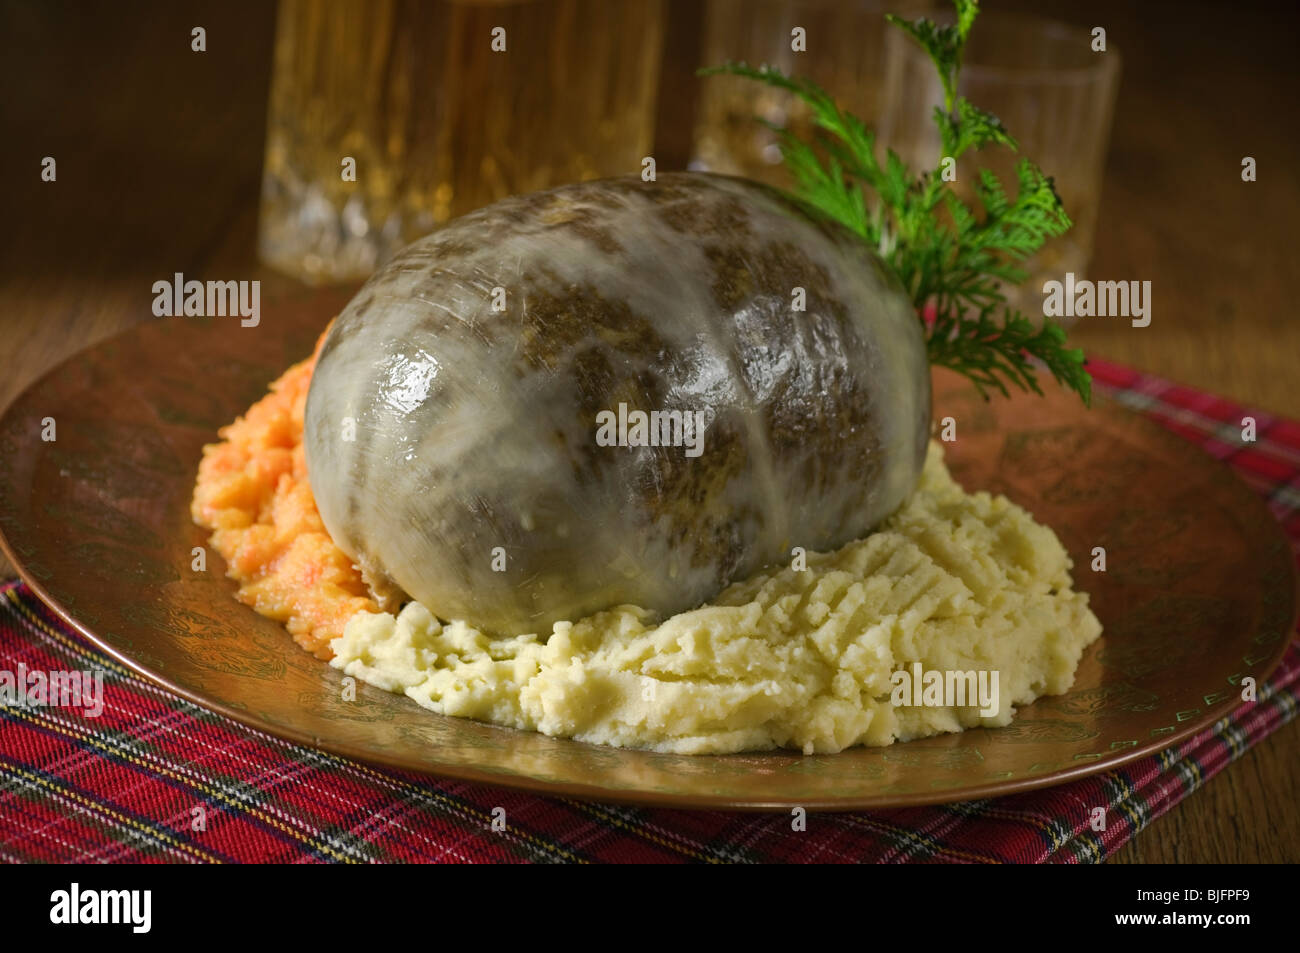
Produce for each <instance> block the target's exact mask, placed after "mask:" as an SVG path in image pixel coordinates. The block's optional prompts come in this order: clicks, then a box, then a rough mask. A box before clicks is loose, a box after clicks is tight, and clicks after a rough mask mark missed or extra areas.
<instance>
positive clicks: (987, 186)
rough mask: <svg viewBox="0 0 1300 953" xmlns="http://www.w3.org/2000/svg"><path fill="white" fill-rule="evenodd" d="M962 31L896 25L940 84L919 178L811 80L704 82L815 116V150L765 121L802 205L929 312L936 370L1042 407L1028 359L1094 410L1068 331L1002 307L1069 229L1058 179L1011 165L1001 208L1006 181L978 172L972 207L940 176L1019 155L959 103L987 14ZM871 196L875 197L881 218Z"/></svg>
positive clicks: (1027, 164) (988, 121) (961, 15)
mask: <svg viewBox="0 0 1300 953" xmlns="http://www.w3.org/2000/svg"><path fill="white" fill-rule="evenodd" d="M953 5H954V6H955V8H956V12H957V17H956V22H955V23H954V24H952V25H948V26H940V25H938V24H936V23H934V22H932V21H931V20H928V19H926V18H924V17H922V18H920V19H918V20H915V21H907V20H903V19H901V18H899V17H897V16H894V15H892V14H891V15H889V16H888V20H889V22H890V23H892V24H894V25H895V26H898V27H900V28H901V29H902V30H904V31H905V32H906V33H907V34H908V35H909V36H910V37H911V38H912V39H913V40H915V41H916V42H917V43H918V44H920V46H921V47H922V48H923V49H924V50H925V51H926V53H928V54H929V57H930V59H931V60H932V61H933V63H934V65H935V68H936V69H937V70H938V72H939V78H940V80H941V81H942V83H943V90H944V105H943V107H942V108H940V107H937V106H936V107H935V110H934V121H935V124H936V125H937V126H938V129H939V139H940V143H941V145H942V150H943V156H942V157H941V159H940V162H939V163H937V164H936V167H935V168H934V169H931V170H926V171H923V172H921V173H920V174H917V175H913V174H912V172H911V171H910V170H909V169H908V168H907V166H906V164H905V163H904V162H903V161H902V160H901V159H900V158H899V157H898V155H897V154H896V153H895V152H894V151H893V150H892V149H890V150H886V153H885V161H884V163H883V164H882V163H881V162H880V161H879V160H878V159H877V157H876V140H875V134H874V133H873V132H872V131H871V130H869V129H868V128H867V127H866V126H865V125H864V124H863V122H862V121H861V120H860V119H858V118H857V117H856V116H853V115H852V114H850V113H848V112H845V111H844V110H842V109H840V108H839V106H838V105H837V104H836V102H835V100H834V99H833V98H832V97H831V96H830V95H829V94H828V93H827V92H826V91H825V90H823V89H822V88H821V87H820V86H818V85H817V84H816V83H814V82H812V81H811V80H809V79H804V78H799V77H794V76H786V75H784V74H783V73H781V72H780V71H779V70H776V69H772V68H763V69H755V68H753V67H750V66H747V65H745V64H744V63H727V64H725V65H723V66H719V67H711V68H708V69H704V70H701V71H700V73H701V75H713V74H728V75H731V76H740V77H745V78H748V79H752V80H755V81H758V82H761V83H764V84H766V85H768V86H773V87H777V88H779V89H784V90H787V91H788V92H790V93H792V94H793V95H795V96H796V97H798V98H799V99H800V100H802V101H803V102H804V103H806V104H807V106H808V108H809V110H810V112H811V116H812V122H813V127H814V129H815V132H814V134H813V137H812V138H813V141H812V142H806V141H804V140H803V139H800V138H799V137H798V136H796V135H795V134H794V133H793V132H791V131H790V130H789V129H785V128H783V127H780V126H777V125H775V124H772V123H767V122H765V121H763V120H759V121H760V122H764V124H765V125H767V126H768V127H769V128H770V129H772V131H773V132H774V133H775V134H776V136H777V138H778V142H779V145H780V148H781V155H782V157H783V158H784V160H785V163H786V166H787V168H788V169H789V170H790V173H791V175H792V176H793V178H794V180H795V184H796V188H797V192H798V197H799V198H801V199H802V200H803V201H805V202H807V203H808V204H810V205H812V206H814V207H815V208H817V209H819V210H821V211H822V212H823V213H825V214H826V215H828V216H830V217H831V218H832V219H834V220H836V221H838V222H840V223H842V224H843V225H845V226H847V227H848V228H850V229H851V230H853V231H854V232H856V233H857V234H859V235H861V236H862V237H863V238H864V239H866V240H867V241H868V242H870V243H871V244H872V245H873V246H875V247H876V248H877V249H878V251H879V253H880V255H881V257H882V258H883V259H884V260H885V262H886V264H888V265H889V266H890V267H891V268H892V269H893V271H894V273H895V274H896V275H897V276H898V278H899V280H900V281H901V282H902V284H903V287H904V288H906V289H907V292H908V294H909V295H910V297H911V299H912V303H913V305H914V307H915V308H916V309H917V313H918V316H921V315H923V314H924V313H925V312H926V311H927V310H928V309H929V308H933V311H934V317H933V320H932V321H931V322H929V325H928V327H927V330H926V348H927V352H928V355H929V359H930V363H931V364H935V365H939V366H942V367H949V368H952V369H953V370H955V371H958V372H959V373H962V374H964V375H966V376H967V377H968V378H970V379H971V380H972V381H973V382H974V384H975V386H976V388H977V389H978V390H979V392H980V394H981V395H983V396H984V397H985V398H987V397H988V392H989V391H991V390H996V391H998V392H999V393H1001V394H1002V395H1003V396H1007V395H1008V387H1009V386H1016V387H1020V388H1022V389H1025V390H1032V391H1034V392H1035V393H1037V394H1042V389H1041V388H1040V387H1039V384H1038V379H1037V368H1036V366H1035V364H1034V359H1037V360H1038V361H1040V362H1041V363H1042V364H1043V365H1044V366H1045V367H1046V369H1047V370H1048V371H1049V372H1050V373H1051V374H1052V376H1053V377H1054V378H1056V380H1057V381H1059V382H1060V383H1061V384H1062V385H1063V386H1064V387H1067V388H1069V389H1071V390H1073V391H1075V392H1077V393H1078V394H1079V396H1080V397H1081V398H1082V399H1083V401H1084V403H1085V404H1087V403H1090V401H1091V395H1092V378H1091V376H1090V375H1089V374H1088V372H1087V370H1085V369H1084V355H1083V351H1081V350H1079V349H1078V348H1071V347H1067V346H1066V342H1065V331H1064V330H1063V329H1062V328H1061V327H1060V325H1058V324H1056V323H1055V322H1052V321H1051V320H1049V319H1047V318H1046V317H1045V318H1043V320H1042V322H1041V323H1035V322H1033V321H1031V320H1030V319H1029V318H1027V317H1026V316H1025V315H1024V314H1022V313H1021V312H1020V311H1017V310H1015V309H1013V308H1011V307H1010V306H1009V305H1008V304H1007V297H1006V295H1005V294H1004V293H1003V290H1002V286H1003V285H1004V284H1011V285H1016V284H1019V283H1020V282H1022V281H1024V280H1025V278H1026V277H1028V275H1027V273H1026V272H1025V271H1024V270H1023V269H1022V268H1020V267H1019V263H1021V262H1023V261H1024V260H1025V259H1026V258H1028V257H1029V256H1030V255H1032V254H1033V253H1034V252H1036V251H1037V250H1038V249H1039V248H1041V247H1042V246H1043V243H1044V242H1046V241H1047V240H1048V239H1049V238H1054V237H1056V236H1058V235H1062V234H1064V233H1065V232H1066V231H1067V230H1068V229H1069V228H1070V226H1071V224H1072V223H1071V221H1070V218H1069V216H1068V215H1066V213H1065V209H1064V207H1063V206H1062V204H1061V199H1060V197H1059V196H1058V195H1057V194H1056V189H1055V187H1054V186H1053V183H1052V179H1051V178H1050V177H1048V176H1046V175H1044V174H1043V172H1042V170H1041V169H1039V168H1038V166H1037V165H1035V164H1034V163H1033V162H1031V161H1030V160H1029V159H1025V158H1022V159H1021V160H1020V161H1019V163H1018V164H1017V166H1016V179H1017V183H1016V184H1017V191H1016V195H1015V197H1014V198H1011V197H1010V196H1008V195H1007V193H1006V190H1005V189H1004V187H1003V185H1002V183H1001V182H1000V181H999V179H998V177H997V176H996V175H994V174H993V173H992V172H990V171H989V170H987V169H980V170H979V173H978V174H979V181H978V182H977V183H976V185H975V190H974V191H975V195H976V198H977V200H978V208H972V207H971V206H970V205H967V204H966V202H964V201H963V200H962V199H960V198H959V197H958V196H957V195H956V193H955V192H953V190H952V189H951V188H950V186H949V183H948V182H947V181H945V180H944V178H943V176H942V174H941V173H942V169H943V163H944V162H945V161H946V160H947V159H951V160H952V161H953V162H955V161H956V160H957V159H958V158H960V157H961V156H962V155H963V154H964V153H966V152H968V151H970V150H972V149H976V150H977V149H980V148H983V147H984V146H988V145H999V146H1005V147H1007V148H1010V149H1013V150H1017V151H1018V149H1019V147H1018V145H1017V143H1016V141H1015V139H1013V138H1012V137H1011V134H1010V133H1008V132H1007V130H1006V129H1005V128H1004V127H1003V125H1002V123H1001V121H1000V120H999V119H998V118H997V117H996V116H994V115H992V114H991V113H988V112H986V111H984V110H982V109H980V108H979V107H978V106H975V105H974V104H973V103H971V102H970V101H969V100H967V99H966V98H964V97H962V96H958V95H957V77H958V74H959V73H960V71H961V58H962V51H963V49H964V48H965V45H966V38H967V36H968V35H969V34H970V29H971V26H972V25H973V24H974V22H975V18H976V16H977V15H978V13H979V5H978V3H977V2H976V0H953ZM865 189H870V190H872V191H874V192H875V193H876V195H877V196H879V199H880V201H879V202H877V203H875V207H874V208H873V207H872V206H871V204H870V203H868V201H867V196H866V193H865V191H864V190H865Z"/></svg>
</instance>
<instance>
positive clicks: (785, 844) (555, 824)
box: [0, 360, 1300, 863]
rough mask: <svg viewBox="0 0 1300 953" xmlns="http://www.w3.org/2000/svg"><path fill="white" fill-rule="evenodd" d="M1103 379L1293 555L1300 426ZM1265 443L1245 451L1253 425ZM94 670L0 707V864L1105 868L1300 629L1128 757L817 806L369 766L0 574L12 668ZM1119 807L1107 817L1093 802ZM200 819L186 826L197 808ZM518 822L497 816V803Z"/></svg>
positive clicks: (1278, 708) (1222, 745) (1285, 702)
mask: <svg viewBox="0 0 1300 953" xmlns="http://www.w3.org/2000/svg"><path fill="white" fill-rule="evenodd" d="M1089 368H1090V370H1091V371H1092V373H1093V376H1094V379H1095V381H1096V385H1097V387H1098V389H1099V390H1102V391H1104V392H1105V393H1107V394H1109V395H1110V396H1112V397H1114V398H1115V399H1117V400H1118V401H1120V402H1121V403H1123V404H1125V405H1127V406H1128V407H1130V408H1132V409H1134V410H1136V411H1138V412H1140V413H1143V414H1146V415H1148V416H1150V417H1152V418H1154V419H1155V420H1157V421H1158V422H1159V423H1161V424H1163V425H1164V426H1166V427H1168V428H1169V429H1171V430H1173V431H1175V432H1177V433H1179V434H1181V435H1182V436H1184V437H1186V438H1187V439H1189V440H1192V441H1193V442H1195V443H1197V444H1199V445H1201V446H1203V447H1204V448H1205V450H1206V451H1207V452H1209V453H1210V454H1212V455H1214V456H1216V457H1218V458H1220V459H1223V460H1226V461H1228V462H1229V463H1230V464H1231V465H1232V466H1233V467H1234V468H1235V469H1236V470H1237V472H1238V473H1240V474H1241V476H1242V477H1243V478H1244V479H1245V480H1246V482H1247V483H1248V484H1249V485H1250V486H1251V487H1253V488H1254V489H1255V490H1256V491H1257V492H1258V493H1260V495H1262V496H1264V497H1265V498H1266V499H1267V500H1268V504H1269V507H1270V508H1271V509H1272V511H1273V513H1274V515H1275V516H1276V517H1277V518H1278V520H1279V522H1281V523H1282V525H1283V526H1284V527H1285V528H1286V530H1287V532H1288V534H1289V535H1290V537H1291V539H1292V542H1293V544H1294V545H1295V547H1296V549H1297V552H1300V422H1297V421H1294V420H1285V419H1281V418H1276V417H1273V416H1270V415H1269V414H1265V413H1258V412H1253V411H1248V410H1246V409H1245V408H1242V407H1241V406H1239V405H1236V404H1232V403H1230V402H1228V401H1225V400H1223V399H1221V398H1219V397H1215V396H1213V395H1210V394H1206V393H1202V392H1200V391H1196V390H1192V389H1190V388H1185V387H1179V386H1177V385H1174V384H1171V383H1169V382H1167V381H1163V380H1160V379H1158V378H1155V377H1152V376H1149V375H1145V374H1141V373H1139V372H1137V371H1134V370H1131V369H1128V368H1125V367H1122V366H1120V365H1116V364H1110V363H1106V362H1103V361H1097V360H1094V361H1092V362H1090V364H1089ZM1247 413H1249V414H1251V416H1253V417H1255V419H1256V421H1257V424H1258V440H1257V441H1256V442H1255V443H1254V444H1253V445H1250V446H1247V447H1243V446H1242V445H1241V443H1240V441H1239V440H1238V439H1237V437H1238V435H1239V433H1240V427H1241V418H1242V416H1243V415H1244V414H1247ZM19 665H26V667H27V668H28V669H29V670H31V669H43V670H47V671H48V670H84V669H88V668H90V669H93V668H100V669H103V671H104V673H105V675H104V697H105V705H104V711H103V713H102V715H101V716H100V717H98V718H96V719H91V720H88V719H86V718H84V717H83V715H82V714H81V713H80V712H74V711H70V710H64V709H58V708H32V709H19V708H13V707H10V708H0V860H4V861H8V862H23V861H74V862H83V863H85V862H105V861H107V862H114V861H119V862H121V861H126V862H141V861H171V862H191V863H193V862H229V861H262V862H300V861H302V862H343V863H361V862H375V861H520V860H525V861H552V862H587V861H593V862H600V861H622V862H628V861H631V862H636V861H710V862H742V863H744V862H763V861H823V862H827V861H889V862H909V861H948V862H971V863H991V862H999V861H1017V862H1053V863H1073V862H1095V861H1099V860H1102V859H1104V858H1105V857H1106V856H1107V855H1109V854H1110V853H1111V852H1113V851H1114V850H1116V849H1117V848H1119V847H1120V846H1122V845H1123V844H1125V843H1126V842H1127V841H1128V840H1130V839H1131V838H1132V837H1133V836H1134V835H1135V834H1136V833H1137V832H1138V831H1140V830H1142V829H1143V828H1144V827H1145V826H1146V825H1147V824H1149V823H1150V822H1151V821H1152V820H1154V819H1155V818H1157V817H1159V816H1160V815H1161V814H1163V813H1164V812H1165V811H1167V810H1169V808H1171V807H1172V806H1173V805H1175V804H1177V803H1178V802H1179V801H1181V800H1182V799H1183V798H1185V797H1187V796H1188V795H1189V794H1191V793H1192V792H1193V791H1195V790H1196V789H1197V788H1198V787H1200V786H1201V785H1203V784H1204V783H1205V782H1206V781H1207V780H1209V779H1210V778H1211V777H1213V776H1214V775H1215V774H1217V773H1218V772H1219V771H1220V770H1222V768H1223V767H1224V766H1225V765H1227V764H1228V763H1229V762H1231V761H1233V760H1235V759H1236V758H1238V757H1240V756H1241V755H1242V754H1243V753H1244V752H1245V751H1246V750H1247V749H1248V748H1249V747H1250V746H1251V745H1253V744H1255V743H1256V742H1258V741H1259V740H1260V739H1262V738H1265V737H1267V736H1268V735H1269V734H1271V733H1272V732H1273V731H1275V730H1277V728H1279V727H1280V726H1281V725H1284V724H1286V723H1287V722H1288V721H1290V720H1291V719H1292V718H1293V717H1294V716H1295V713H1296V707H1297V701H1298V700H1300V643H1297V642H1294V641H1293V642H1292V644H1291V646H1290V648H1289V649H1288V651H1287V655H1286V657H1285V659H1284V660H1283V662H1282V665H1281V667H1280V668H1279V669H1278V671H1277V673H1276V674H1275V675H1274V676H1273V678H1272V679H1270V680H1269V682H1268V683H1267V685H1265V686H1261V690H1260V694H1259V700H1258V701H1257V702H1256V703H1255V704H1254V705H1251V706H1245V707H1242V708H1240V709H1238V710H1237V711H1236V712H1234V713H1233V714H1232V715H1231V716H1229V717H1227V718H1224V719H1222V720H1221V721H1219V722H1218V723H1217V724H1215V725H1214V726H1213V728H1211V729H1209V730H1207V731H1205V732H1203V733H1201V734H1200V735H1198V736H1196V737H1195V738H1192V739H1190V740H1188V741H1186V742H1184V743H1183V744H1180V745H1177V746H1175V747H1172V748H1169V749H1167V750H1165V751H1162V752H1161V753H1160V754H1158V755H1155V756H1153V757H1150V758H1145V759H1143V760H1141V761H1138V762H1135V763H1133V764H1130V765H1128V766H1127V767H1124V768H1122V769H1119V770H1116V771H1112V772H1110V773H1108V774H1103V775H1097V776H1095V777H1092V778H1086V779H1084V780H1082V781H1076V782H1073V783H1070V784H1064V785H1059V786H1057V787H1054V788H1049V789H1046V790H1041V791H1032V792H1029V793H1025V794H1018V795H1013V796H1010V797H1004V798H998V799H989V800H982V801H970V802H966V803H961V804H952V805H946V806H939V807H921V808H910V809H906V810H894V811H872V812H867V813H858V814H814V815H811V816H810V817H809V818H808V823H807V830H805V831H800V832H795V831H792V830H791V824H790V817H789V815H788V814H771V815H754V814H732V813H726V812H719V811H674V810H665V809H648V808H634V807H623V806H619V805H610V804H593V803H583V802H579V801H572V800H568V799H559V798H545V797H538V796H536V795H531V794H524V793H517V792H513V791H507V790H504V789H500V788H494V787H490V786H486V785H479V784H468V783H463V782H459V781H434V780H429V779H426V778H423V777H420V776H417V775H410V774H405V773H401V772H394V771H387V770H383V769H379V768H372V767H370V766H368V765H364V764H360V763H356V762H352V761H348V760H346V759H343V758H338V757H335V756H333V755H329V754H325V753H323V752H320V751H316V750H313V749H311V748H305V747H302V746H299V745H296V744H292V743H290V742H286V741H281V740H279V739H277V738H274V737H271V736H269V735H266V734H263V733H261V732H259V731H254V730H251V729H248V728H244V727H242V726H241V725H239V724H237V723H235V722H232V721H230V720H228V719H226V718H223V717H221V716H220V715H216V714H213V713H212V712H208V711H206V710H204V709H203V708H201V707H199V706H196V705H194V704H192V703H190V702H188V701H186V700H184V699H182V698H178V697H176V696H174V695H172V694H170V693H168V692H166V691H164V690H163V689H161V688H159V687H157V686H155V685H153V684H152V683H150V682H149V681H147V680H146V679H144V678H142V677H140V676H138V675H136V674H135V673H133V672H131V671H130V670H128V669H126V668H124V667H123V666H121V665H119V664H118V663H117V662H115V661H114V660H113V659H111V658H109V657H108V656H106V655H104V654H103V653H102V652H99V651H98V650H97V649H95V648H94V647H92V646H91V645H90V644H89V643H87V642H86V641H84V640H83V639H81V638H80V637H78V636H76V635H75V634H73V633H72V632H71V631H70V630H69V629H68V628H67V627H66V626H64V625H63V624H62V623H61V622H60V621H59V620H58V619H57V617H55V616H54V614H53V613H51V612H50V611H49V610H47V609H46V608H45V607H44V605H43V604H42V603H41V602H40V600H39V599H37V598H36V597H35V596H34V595H33V594H32V593H31V592H30V591H29V590H28V589H27V588H26V587H25V586H23V585H21V584H19V583H8V584H5V585H4V586H0V671H10V672H14V671H17V670H18V666H19ZM1103 804H1104V805H1107V818H1108V823H1107V827H1106V830H1105V831H1102V832H1096V831H1093V830H1092V828H1091V827H1090V826H1089V823H1088V820H1089V816H1090V810H1091V809H1092V808H1093V807H1095V806H1099V805H1103ZM199 806H201V807H202V808H203V812H202V813H203V815H204V826H205V827H206V829H205V830H202V831H195V830H193V827H194V826H195V825H194V823H193V822H194V818H195V816H196V814H195V808H196V807H199ZM495 807H504V808H505V810H506V816H507V817H508V818H509V824H508V826H507V829H506V830H505V831H501V832H494V831H493V830H492V811H493V808H495Z"/></svg>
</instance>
